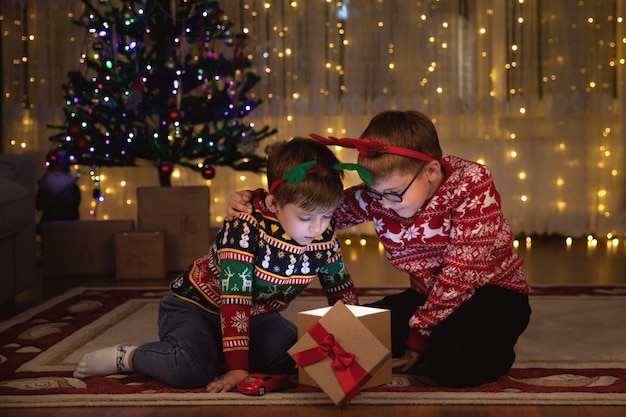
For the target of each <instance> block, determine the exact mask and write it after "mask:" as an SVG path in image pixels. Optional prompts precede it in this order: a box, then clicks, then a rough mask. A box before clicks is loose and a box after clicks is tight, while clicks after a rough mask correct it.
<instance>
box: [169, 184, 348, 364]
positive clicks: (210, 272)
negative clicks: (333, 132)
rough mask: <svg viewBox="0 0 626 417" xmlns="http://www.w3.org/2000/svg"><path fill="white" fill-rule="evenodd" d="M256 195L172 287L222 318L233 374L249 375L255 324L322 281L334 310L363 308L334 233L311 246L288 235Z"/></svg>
mask: <svg viewBox="0 0 626 417" xmlns="http://www.w3.org/2000/svg"><path fill="white" fill-rule="evenodd" d="M266 195H267V194H266V192H265V191H264V190H261V189H259V190H256V191H254V192H253V198H252V203H253V205H254V212H253V213H252V214H245V213H242V214H241V216H240V217H239V218H237V219H234V220H232V221H226V222H224V225H223V226H222V228H221V230H220V231H219V233H218V235H217V238H216V240H215V243H214V244H213V246H212V247H211V250H210V251H209V253H208V254H207V255H205V256H204V257H202V258H200V259H198V260H196V261H195V262H194V263H193V265H192V266H191V267H190V268H189V269H188V270H187V271H186V272H185V273H183V274H181V275H180V276H178V277H177V278H175V279H174V280H173V281H172V283H171V284H170V288H171V290H172V292H173V294H174V295H176V296H178V297H179V298H182V299H185V300H187V301H189V302H192V303H194V304H196V305H198V306H200V307H202V308H204V309H205V310H207V311H209V312H213V313H215V314H220V321H221V327H222V329H221V330H222V345H223V351H224V357H225V361H226V367H227V369H229V370H231V369H248V349H249V341H250V318H251V317H252V316H256V315H259V314H263V313H266V312H271V311H282V310H284V309H285V308H287V306H288V305H289V303H290V302H291V301H292V300H293V299H295V298H296V297H297V296H298V295H299V294H300V293H301V292H302V291H303V290H304V289H305V288H306V287H307V286H308V285H309V284H310V283H311V281H312V280H313V279H314V277H315V276H317V277H318V278H319V280H320V283H321V286H322V288H323V289H324V292H325V294H326V297H327V298H328V303H329V305H332V304H334V303H335V302H336V301H338V300H342V301H343V303H344V304H350V305H356V304H358V297H357V293H356V289H355V288H354V284H353V282H352V280H351V278H350V275H349V274H348V272H347V271H346V269H345V266H344V263H343V258H342V257H341V250H340V247H339V240H338V238H337V236H336V234H335V227H334V225H333V224H332V223H331V225H330V226H329V227H328V229H326V231H324V233H323V234H321V235H320V236H318V237H317V238H316V239H315V240H314V241H313V242H311V243H310V244H309V245H307V246H302V245H300V244H298V243H297V242H296V241H294V240H293V239H292V238H291V237H290V236H289V235H287V234H286V233H285V231H284V230H283V228H282V227H281V226H280V223H279V222H278V219H276V216H275V215H274V214H273V213H272V212H271V211H269V210H268V209H267V207H266V206H265V196H266Z"/></svg>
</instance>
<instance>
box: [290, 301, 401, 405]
mask: <svg viewBox="0 0 626 417" xmlns="http://www.w3.org/2000/svg"><path fill="white" fill-rule="evenodd" d="M389 329H390V313H389V310H382V309H377V308H370V307H362V306H346V305H345V304H343V303H342V302H341V301H338V302H337V303H335V305H333V306H332V307H327V308H320V309H316V310H309V311H303V312H299V313H298V342H296V344H294V345H293V346H292V347H291V349H289V351H288V352H289V354H290V355H291V356H292V357H293V358H294V360H295V361H296V367H298V380H299V382H300V383H301V384H305V385H310V386H314V387H319V388H321V389H322V390H323V391H324V392H325V393H326V394H327V395H328V396H329V397H330V399H331V400H332V401H333V402H334V403H335V405H343V404H345V403H347V402H349V401H350V400H351V399H352V398H353V397H354V396H355V395H357V394H358V393H359V392H360V390H361V389H366V388H368V387H372V386H376V385H382V384H386V383H387V382H389V381H390V380H391V352H390V350H391V335H390V330H389Z"/></svg>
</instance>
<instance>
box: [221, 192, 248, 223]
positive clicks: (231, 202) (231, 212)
mask: <svg viewBox="0 0 626 417" xmlns="http://www.w3.org/2000/svg"><path fill="white" fill-rule="evenodd" d="M251 201H252V191H250V190H241V191H235V192H234V193H232V194H231V195H230V198H229V199H228V207H226V220H232V219H234V218H236V217H237V216H239V213H240V212H244V213H252V203H251Z"/></svg>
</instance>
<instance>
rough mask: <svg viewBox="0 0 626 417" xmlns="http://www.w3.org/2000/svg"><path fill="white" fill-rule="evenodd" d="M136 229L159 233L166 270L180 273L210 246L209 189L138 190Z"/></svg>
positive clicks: (158, 188)
mask: <svg viewBox="0 0 626 417" xmlns="http://www.w3.org/2000/svg"><path fill="white" fill-rule="evenodd" d="M137 230H139V231H152V230H162V231H163V233H164V234H165V253H166V258H165V262H166V267H167V270H168V271H182V270H184V269H185V268H187V267H188V266H189V265H191V264H192V263H193V261H195V260H196V259H198V258H201V257H202V256H204V255H205V254H206V253H207V252H208V250H209V247H210V246H211V243H212V242H211V240H210V226H209V188H208V187H205V186H202V185H201V186H185V187H182V186H181V187H138V188H137Z"/></svg>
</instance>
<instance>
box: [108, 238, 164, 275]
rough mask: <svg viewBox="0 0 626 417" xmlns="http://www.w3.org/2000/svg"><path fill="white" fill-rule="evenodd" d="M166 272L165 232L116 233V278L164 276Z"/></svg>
mask: <svg viewBox="0 0 626 417" xmlns="http://www.w3.org/2000/svg"><path fill="white" fill-rule="evenodd" d="M166 273H167V270H166V268H165V235H164V233H163V232H161V231H154V232H124V233H116V234H115V278H117V279H137V278H164V277H165V274H166Z"/></svg>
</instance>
